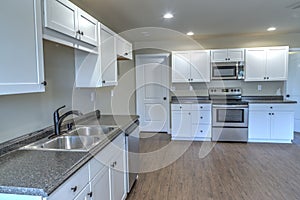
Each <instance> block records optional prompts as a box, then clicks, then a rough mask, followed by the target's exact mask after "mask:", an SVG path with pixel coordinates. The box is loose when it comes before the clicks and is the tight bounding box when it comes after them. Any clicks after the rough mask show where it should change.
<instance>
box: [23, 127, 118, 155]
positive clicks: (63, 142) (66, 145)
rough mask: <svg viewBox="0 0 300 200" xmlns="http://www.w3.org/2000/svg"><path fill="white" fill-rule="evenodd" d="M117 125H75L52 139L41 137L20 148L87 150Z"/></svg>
mask: <svg viewBox="0 0 300 200" xmlns="http://www.w3.org/2000/svg"><path fill="white" fill-rule="evenodd" d="M117 128H118V127H117V126H104V125H101V126H100V125H93V126H77V127H76V128H75V129H74V130H71V131H69V132H67V133H65V134H63V135H61V136H58V137H55V138H52V139H48V138H45V139H42V140H39V141H37V142H34V143H31V144H29V145H27V146H24V147H22V148H21V149H30V150H45V151H79V152H85V151H89V150H90V149H91V148H93V147H94V146H96V145H97V144H99V143H100V142H101V141H103V139H105V138H106V137H107V134H109V133H111V132H112V131H115V130H116V129H117Z"/></svg>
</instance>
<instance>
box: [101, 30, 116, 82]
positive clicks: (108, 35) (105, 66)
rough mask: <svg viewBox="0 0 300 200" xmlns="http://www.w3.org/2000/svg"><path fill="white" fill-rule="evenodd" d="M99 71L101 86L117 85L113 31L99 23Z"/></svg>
mask: <svg viewBox="0 0 300 200" xmlns="http://www.w3.org/2000/svg"><path fill="white" fill-rule="evenodd" d="M101 26H102V27H101V71H102V83H103V86H110V85H117V53H116V42H115V37H114V33H113V32H112V31H111V30H109V29H108V28H107V27H104V26H103V25H101Z"/></svg>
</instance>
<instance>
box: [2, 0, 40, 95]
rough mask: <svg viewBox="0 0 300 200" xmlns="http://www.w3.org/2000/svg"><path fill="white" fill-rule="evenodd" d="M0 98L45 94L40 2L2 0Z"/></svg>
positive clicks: (36, 0) (35, 0)
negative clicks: (11, 95)
mask: <svg viewBox="0 0 300 200" xmlns="http://www.w3.org/2000/svg"><path fill="white" fill-rule="evenodd" d="M1 8H3V9H1V12H0V24H1V37H0V43H1V46H0V51H1V59H0V95H6V94H21V93H33V92H44V91H45V86H44V84H45V83H44V59H43V42H42V22H41V16H42V15H41V1H40V0H26V1H24V0H22V1H20V0H2V1H1Z"/></svg>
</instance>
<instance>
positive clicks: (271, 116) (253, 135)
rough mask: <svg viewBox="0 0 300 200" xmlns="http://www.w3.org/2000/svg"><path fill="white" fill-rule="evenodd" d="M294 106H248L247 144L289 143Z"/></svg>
mask: <svg viewBox="0 0 300 200" xmlns="http://www.w3.org/2000/svg"><path fill="white" fill-rule="evenodd" d="M294 108H295V105H294V104H249V129H248V131H249V134H248V137H249V138H248V141H249V142H274V143H291V141H292V140H293V139H294Z"/></svg>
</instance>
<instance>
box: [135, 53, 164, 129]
mask: <svg viewBox="0 0 300 200" xmlns="http://www.w3.org/2000/svg"><path fill="white" fill-rule="evenodd" d="M136 92H137V114H138V115H139V116H140V122H141V124H140V128H141V131H148V132H169V127H170V126H169V123H170V122H169V115H170V114H169V109H170V108H169V54H155V55H137V56H136Z"/></svg>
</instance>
